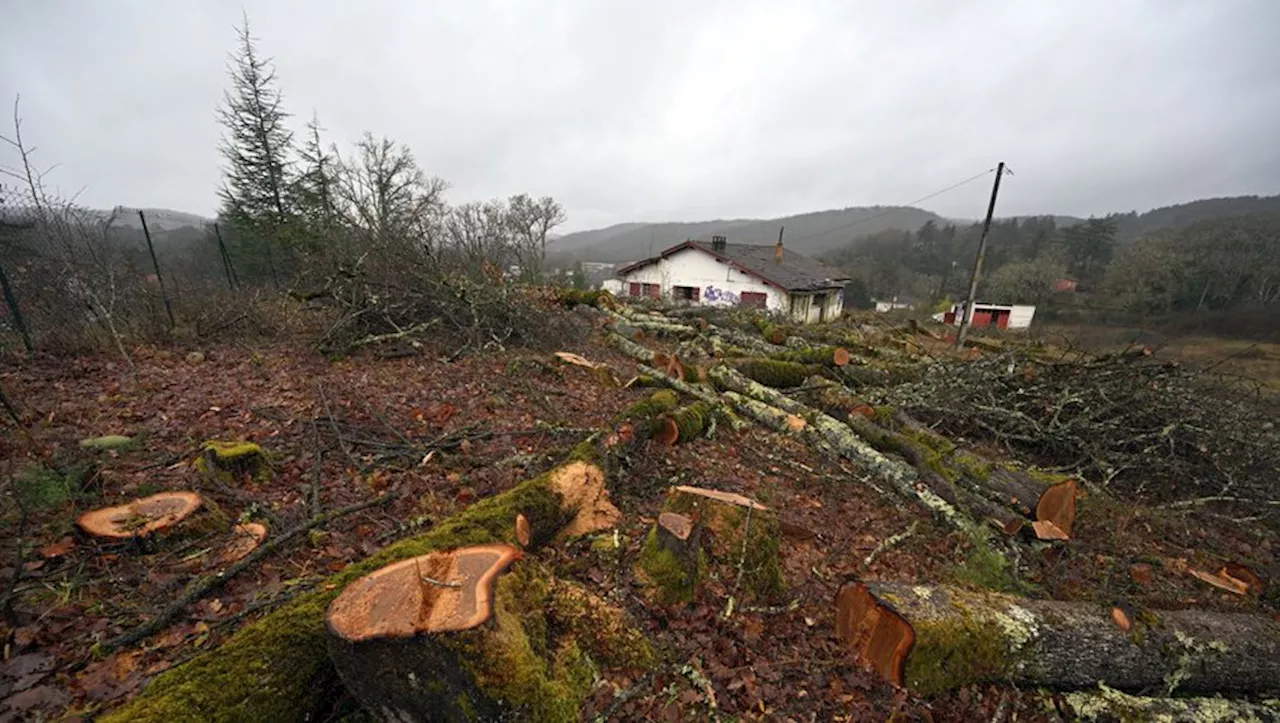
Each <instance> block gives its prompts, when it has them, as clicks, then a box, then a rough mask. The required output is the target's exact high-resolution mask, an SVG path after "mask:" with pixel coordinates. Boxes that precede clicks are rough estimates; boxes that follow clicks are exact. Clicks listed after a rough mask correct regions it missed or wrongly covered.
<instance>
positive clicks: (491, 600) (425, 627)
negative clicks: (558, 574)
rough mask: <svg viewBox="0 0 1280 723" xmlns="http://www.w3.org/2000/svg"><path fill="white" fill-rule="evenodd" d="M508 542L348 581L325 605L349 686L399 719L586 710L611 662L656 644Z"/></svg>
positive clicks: (564, 717)
mask: <svg viewBox="0 0 1280 723" xmlns="http://www.w3.org/2000/svg"><path fill="white" fill-rule="evenodd" d="M520 557H521V552H520V551H519V550H518V549H517V548H515V547H513V546H511V545H505V544H488V545H475V546H469V547H462V548H458V549H454V550H448V551H437V552H432V553H430V554H427V555H423V556H419V557H414V558H410V559H408V560H402V561H400V562H397V563H395V564H392V565H389V566H387V567H384V568H382V569H380V570H377V571H375V572H374V573H372V574H370V575H367V576H365V577H364V578H361V579H359V580H356V581H355V582H353V583H351V584H350V585H348V586H347V588H346V589H345V590H344V591H343V592H342V594H341V595H339V596H338V597H337V599H335V600H334V601H333V602H332V603H331V604H330V606H329V609H328V612H327V613H326V616H325V622H326V630H327V640H328V649H329V654H330V657H331V658H332V660H333V662H334V665H335V667H336V669H337V670H338V673H339V676H340V678H341V679H342V681H343V683H344V684H345V685H346V687H347V689H348V690H349V691H351V693H352V694H353V695H354V696H355V697H356V699H357V700H359V701H360V702H361V704H362V705H363V706H364V707H365V709H366V710H368V711H369V712H371V713H372V714H374V715H375V716H376V717H377V718H379V719H382V720H387V721H406V720H411V721H418V720H431V721H474V720H531V721H534V720H536V721H574V720H577V719H578V716H579V714H580V712H581V705H582V702H583V701H584V700H585V698H586V696H587V695H588V694H589V693H590V691H591V688H592V686H593V684H594V681H595V676H596V672H597V671H598V670H599V669H600V668H619V667H621V668H627V669H640V668H645V667H648V666H649V665H650V664H651V663H652V661H653V658H654V656H653V653H652V649H651V648H650V647H649V646H648V644H647V643H646V642H645V641H644V639H643V637H642V636H640V635H639V633H638V632H637V631H635V630H634V628H632V627H631V625H630V624H629V622H628V621H627V620H626V618H625V616H624V615H623V614H622V613H621V611H619V610H617V609H616V608H614V607H612V606H610V605H609V604H607V603H605V602H604V601H603V600H602V599H600V598H599V597H597V596H594V595H592V594H590V593H588V592H587V591H585V590H582V589H581V588H580V587H579V586H577V585H576V584H574V583H571V582H567V581H562V580H558V579H556V578H555V577H554V576H553V575H552V574H551V572H550V571H549V569H548V568H545V567H543V566H540V565H538V564H537V563H535V562H522V563H520V564H518V565H517V566H516V567H515V568H514V569H512V570H510V571H509V572H505V573H504V571H506V570H507V568H508V566H510V565H511V564H512V563H513V562H515V561H516V560H518V559H520Z"/></svg>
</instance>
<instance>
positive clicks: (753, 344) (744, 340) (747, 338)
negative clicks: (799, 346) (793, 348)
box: [708, 326, 786, 356]
mask: <svg viewBox="0 0 1280 723" xmlns="http://www.w3.org/2000/svg"><path fill="white" fill-rule="evenodd" d="M708 333H709V334H710V336H711V338H712V339H713V340H715V339H719V340H720V342H721V343H722V344H726V345H729V346H736V347H740V348H742V349H746V350H747V351H749V352H751V353H753V354H762V355H764V356H769V355H772V354H775V353H777V352H780V351H785V350H786V347H782V346H778V345H777V344H770V343H769V342H767V341H765V340H763V339H760V338H758V337H754V336H751V335H750V334H746V333H743V332H741V331H737V330H736V329H726V328H724V327H719V326H716V327H712V328H711V330H710V331H709V332H708Z"/></svg>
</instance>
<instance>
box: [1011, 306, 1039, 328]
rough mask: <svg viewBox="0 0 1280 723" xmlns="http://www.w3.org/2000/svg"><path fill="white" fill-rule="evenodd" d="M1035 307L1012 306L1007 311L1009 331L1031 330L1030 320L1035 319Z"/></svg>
mask: <svg viewBox="0 0 1280 723" xmlns="http://www.w3.org/2000/svg"><path fill="white" fill-rule="evenodd" d="M1035 315H1036V307H1034V306H1022V305H1014V306H1013V308H1012V310H1010V311H1009V328H1010V329H1029V328H1031V320H1032V319H1034V318H1035Z"/></svg>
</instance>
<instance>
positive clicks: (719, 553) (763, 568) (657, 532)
mask: <svg viewBox="0 0 1280 723" xmlns="http://www.w3.org/2000/svg"><path fill="white" fill-rule="evenodd" d="M663 514H664V515H666V517H663V516H659V519H658V522H657V523H656V524H655V525H654V528H653V529H652V530H651V531H650V533H649V537H648V539H647V540H646V541H645V544H644V547H643V549H642V550H641V553H640V559H639V567H640V570H641V571H642V572H643V573H644V575H645V576H646V577H647V578H648V579H649V580H650V581H652V582H653V583H654V588H655V591H656V596H657V597H658V599H659V600H662V601H663V602H687V601H689V600H692V599H693V597H694V594H695V590H696V588H697V585H698V584H699V583H700V582H702V580H703V579H704V578H706V577H708V576H710V575H712V574H713V573H714V577H716V578H717V579H718V580H720V581H721V582H722V583H723V584H724V585H725V587H726V588H727V589H728V590H727V592H728V594H729V595H730V596H732V597H733V598H734V599H735V600H737V601H738V602H742V601H744V600H748V601H768V600H772V599H774V598H776V597H777V595H778V594H779V593H781V592H782V590H783V582H782V568H781V566H780V563H779V559H778V540H779V539H780V538H781V536H782V528H781V525H780V523H779V521H778V517H777V514H775V513H774V512H773V511H772V510H770V509H769V508H767V507H765V506H764V505H762V504H760V503H759V502H756V501H755V500H752V499H751V498H749V497H744V496H742V495H739V494H734V493H732V492H722V491H720V490H711V489H702V488H699V487H688V486H679V487H672V488H671V490H670V491H669V492H668V494H667V499H666V501H665V503H664V504H663ZM686 522H687V523H688V526H687V527H686V526H685V523H686ZM664 523H665V524H664Z"/></svg>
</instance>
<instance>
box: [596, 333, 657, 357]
mask: <svg viewBox="0 0 1280 723" xmlns="http://www.w3.org/2000/svg"><path fill="white" fill-rule="evenodd" d="M605 341H607V342H608V343H609V344H610V345H611V346H612V347H613V348H615V349H617V350H618V351H620V352H622V353H623V354H626V355H627V356H629V357H631V358H632V359H635V360H636V361H639V362H644V363H645V364H653V363H654V357H655V354H654V352H653V350H651V349H649V348H648V347H645V346H643V345H641V344H637V343H636V342H635V341H633V340H632V339H631V338H629V337H627V336H625V335H623V334H620V333H618V331H617V330H616V329H614V330H612V331H610V332H609V333H608V334H606V335H605Z"/></svg>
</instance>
